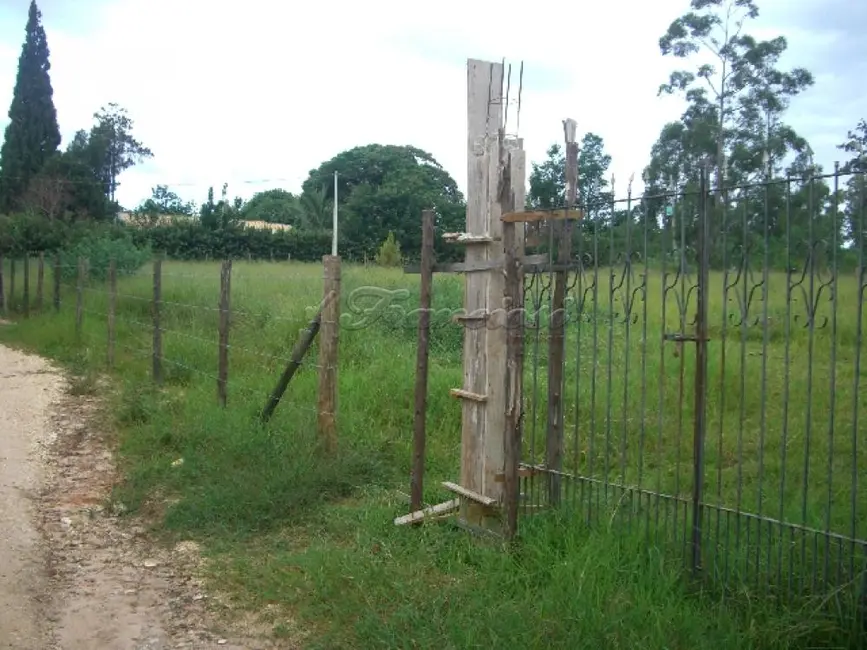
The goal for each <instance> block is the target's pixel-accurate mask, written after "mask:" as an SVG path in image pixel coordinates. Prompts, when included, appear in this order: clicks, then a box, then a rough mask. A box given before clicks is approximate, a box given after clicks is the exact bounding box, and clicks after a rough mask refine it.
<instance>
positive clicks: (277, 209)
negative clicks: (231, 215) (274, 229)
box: [241, 189, 301, 225]
mask: <svg viewBox="0 0 867 650" xmlns="http://www.w3.org/2000/svg"><path fill="white" fill-rule="evenodd" d="M241 219H242V220H244V221H266V222H268V223H285V224H291V225H297V224H298V223H299V222H300V221H301V206H300V205H299V201H298V199H297V198H296V197H295V196H294V195H293V194H292V193H291V192H287V191H286V190H281V189H273V190H266V191H264V192H259V193H257V194H255V195H254V196H253V197H252V198H251V199H250V200H249V201H247V203H246V204H245V205H244V208H243V210H241Z"/></svg>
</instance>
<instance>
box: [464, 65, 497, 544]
mask: <svg viewBox="0 0 867 650" xmlns="http://www.w3.org/2000/svg"><path fill="white" fill-rule="evenodd" d="M502 76H503V66H502V64H499V63H489V62H487V61H479V60H476V59H469V60H468V61H467V213H466V214H467V217H466V226H465V231H466V234H467V235H469V236H470V237H490V238H491V239H492V240H493V239H496V238H497V237H498V236H500V235H501V231H500V230H496V229H495V228H494V226H499V225H500V224H499V219H496V220H494V219H492V214H491V203H492V197H491V190H492V186H493V185H494V183H493V182H492V178H491V170H492V167H493V169H494V170H495V174H496V168H497V165H498V163H499V157H498V155H497V150H498V144H499V143H498V130H499V128H500V126H501V125H502V122H503V105H502V96H503V93H502V85H501V79H502ZM495 178H496V175H494V179H495ZM494 189H495V188H494ZM498 216H499V215H498ZM464 261H465V263H466V264H467V265H468V266H469V267H473V266H478V265H480V264H483V263H485V262H488V261H493V263H494V264H499V263H500V261H499V260H497V256H496V253H495V251H494V249H493V244H492V243H489V244H487V245H479V246H468V247H467V248H466V252H465V260H464ZM498 274H499V275H500V276H502V272H501V271H499V270H494V269H492V270H490V271H489V272H487V273H467V274H466V275H465V276H464V313H467V314H480V313H485V312H488V311H491V310H492V308H495V307H497V306H498V305H496V304H495V305H490V306H489V305H488V296H489V293H490V290H491V279H492V277H493V276H495V275H498ZM491 332H492V329H491V328H489V327H466V328H464V346H463V383H462V386H463V389H464V390H465V391H466V392H468V393H470V394H474V395H487V390H488V382H487V378H488V372H489V368H488V361H489V355H488V337H489V336H491ZM453 394H454V393H453ZM488 397H490V396H488ZM488 407H489V404H488V403H486V402H482V401H477V400H473V399H463V400H462V407H461V472H460V484H461V485H462V486H464V487H465V488H466V489H468V490H470V491H472V492H473V493H477V494H487V493H486V489H487V486H486V480H485V472H486V470H487V467H486V466H487V464H488V462H489V461H488V457H487V445H486V443H487V441H488V440H487V435H488V416H487V414H488ZM492 408H496V406H495V405H494V406H493V407H492ZM493 435H496V433H494V434H493ZM501 442H502V441H501ZM501 446H502V445H501ZM491 487H492V488H494V489H496V488H497V487H498V486H494V485H493V482H491ZM490 496H492V497H493V496H498V494H496V495H490ZM488 518H489V513H488V512H486V511H485V510H484V509H483V508H480V507H479V504H478V503H476V502H475V501H473V500H463V501H462V502H461V511H460V517H459V519H460V520H461V521H462V522H463V523H465V524H469V525H474V526H480V527H485V526H486V520H487V519H488Z"/></svg>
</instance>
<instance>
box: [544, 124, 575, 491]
mask: <svg viewBox="0 0 867 650" xmlns="http://www.w3.org/2000/svg"><path fill="white" fill-rule="evenodd" d="M563 127H564V132H565V141H566V170H565V173H566V208H567V211H568V210H569V209H571V207H572V205H573V203H574V202H575V200H576V197H577V188H578V146H577V144H576V142H575V137H576V130H575V121H574V120H572V119H569V120H565V121H564V123H563ZM560 225H561V226H562V228H561V229H560V234H559V240H558V248H557V263H558V264H568V263H569V258H570V256H571V253H572V222H571V221H563V222H561V223H560ZM567 280H568V278H567V272H566V271H557V272H556V273H555V274H554V293H553V296H552V304H551V309H552V313H551V324H550V328H551V330H550V334H549V338H548V430H547V440H546V444H545V462H546V465H547V466H548V469H550V470H553V471H552V472H551V473H550V474H549V475H548V500H549V503H550V504H551V505H552V506H557V505H559V503H560V498H561V493H562V487H561V486H562V479H561V476H560V472H561V471H562V470H563V451H564V436H563V431H564V427H563V388H564V370H565V368H564V363H565V355H566V347H565V346H566V338H565V332H564V330H565V326H566V314H565V311H566V283H567Z"/></svg>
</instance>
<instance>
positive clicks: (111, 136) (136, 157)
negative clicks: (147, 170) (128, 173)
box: [89, 103, 153, 203]
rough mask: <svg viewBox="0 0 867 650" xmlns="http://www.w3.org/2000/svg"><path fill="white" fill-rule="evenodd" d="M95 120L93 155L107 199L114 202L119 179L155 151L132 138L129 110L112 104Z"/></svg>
mask: <svg viewBox="0 0 867 650" xmlns="http://www.w3.org/2000/svg"><path fill="white" fill-rule="evenodd" d="M93 117H94V118H95V119H96V125H94V127H93V128H92V129H91V131H90V138H89V146H90V148H91V152H90V153H91V157H92V158H93V163H94V165H95V169H96V170H98V175H99V177H100V179H101V180H102V182H103V184H104V185H105V188H106V196H108V198H109V200H111V202H112V203H114V201H115V192H116V191H117V187H118V185H119V183H118V181H117V178H118V176H120V174H121V173H122V172H124V171H125V170H127V169H129V168H130V167H132V166H133V165H135V164H136V163H139V162H142V161H143V160H145V159H147V158H153V152H152V151H151V150H150V149H148V148H147V147H146V146H144V145H143V144H142V143H141V142H139V141H138V140H137V139H136V138H135V136H133V133H132V131H133V121H132V119H131V118H130V117H129V115H128V114H127V112H126V109H124V108H121V107H120V106H118V105H117V104H115V103H110V104H108V106H107V107H106V106H103V107H102V109H101V110H100V111H99V112H98V113H95V114H94V116H93Z"/></svg>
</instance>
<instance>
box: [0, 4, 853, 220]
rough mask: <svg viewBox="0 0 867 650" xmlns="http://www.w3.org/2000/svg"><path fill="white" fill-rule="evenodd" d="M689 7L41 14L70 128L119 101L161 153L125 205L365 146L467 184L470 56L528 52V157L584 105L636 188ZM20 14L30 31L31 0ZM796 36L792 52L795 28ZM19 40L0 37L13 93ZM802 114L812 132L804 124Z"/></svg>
mask: <svg viewBox="0 0 867 650" xmlns="http://www.w3.org/2000/svg"><path fill="white" fill-rule="evenodd" d="M813 1H814V2H818V0H813ZM82 2H84V0H82ZM782 2H783V0H773V2H772V3H771V4H777V5H780V6H782ZM686 5H687V2H686V1H685V0H657V2H653V3H650V2H647V1H646V0H622V1H621V2H618V3H616V4H615V3H603V4H597V5H590V6H588V5H586V4H585V5H580V4H578V3H574V2H571V1H568V0H537V1H536V2H534V3H532V4H531V5H520V11H519V12H516V11H515V10H516V9H518V8H519V7H518V6H512V7H511V10H507V7H509V5H508V3H502V2H491V1H490V0H485V1H484V2H483V1H481V0H479V1H476V2H472V3H468V2H466V1H463V2H458V1H457V0H444V1H442V2H439V3H435V4H427V5H418V4H415V5H411V4H407V3H405V2H404V3H400V4H399V3H397V2H396V1H394V0H373V1H372V2H365V3H359V2H351V1H347V0H340V1H335V2H329V3H308V4H299V3H276V2H272V1H270V0H247V1H246V2H243V3H235V4H226V5H220V4H216V5H215V4H214V3H206V2H204V1H203V0H187V1H185V2H183V3H169V2H168V0H121V1H119V2H114V3H112V4H106V3H102V4H100V5H98V6H96V7H94V8H92V9H91V20H90V21H89V23H88V25H87V30H86V32H82V31H81V30H82V27H81V26H80V25H75V26H74V27H73V26H66V27H65V26H64V25H63V24H60V23H59V22H58V20H59V19H53V18H52V15H51V14H50V12H49V11H48V10H47V9H44V10H43V23H44V24H45V26H46V31H47V33H48V41H49V46H50V48H51V55H52V81H53V84H54V88H55V103H56V106H57V109H58V114H59V119H60V124H61V130H62V133H63V136H64V141H68V140H69V138H70V137H71V136H72V134H73V133H74V132H75V131H76V130H77V129H79V128H86V127H88V126H89V125H90V123H91V118H92V114H93V113H94V112H95V111H96V110H98V109H99V107H100V106H101V105H103V104H105V103H108V102H110V101H114V102H117V103H119V104H120V105H122V106H124V107H125V108H127V109H128V111H129V113H130V116H131V117H132V118H133V120H134V121H135V125H136V134H137V135H138V137H139V139H140V140H141V141H143V142H144V143H145V144H146V145H148V146H149V147H150V148H151V149H152V150H153V151H154V154H155V158H154V159H153V160H152V161H151V162H149V163H147V164H145V165H141V166H139V167H136V168H134V169H132V170H130V171H127V172H126V173H124V174H123V175H122V177H121V179H120V180H121V183H122V185H121V188H120V189H119V192H118V194H119V197H118V198H119V199H120V200H121V202H122V203H124V204H126V205H127V206H132V205H135V204H137V203H138V202H139V201H140V200H142V199H143V198H145V197H146V196H147V195H148V194H149V190H150V187H151V186H153V185H156V184H158V183H159V184H168V185H169V186H171V187H172V188H174V189H175V190H176V191H178V192H179V193H180V194H181V195H182V196H184V198H188V199H193V200H196V201H199V202H200V201H202V200H203V199H204V198H205V196H206V192H207V187H208V186H210V185H213V186H214V189H215V191H216V192H218V193H219V189H220V186H221V185H222V183H223V182H228V183H229V193H230V195H231V196H235V195H241V196H250V195H251V194H252V193H254V192H255V191H259V190H262V189H267V188H269V187H275V186H281V187H285V188H286V189H289V190H291V191H297V190H298V188H299V187H300V185H301V182H302V181H303V180H304V179H305V178H306V177H307V174H308V172H309V171H310V170H311V169H313V168H315V167H316V166H318V165H319V164H320V163H321V162H322V161H324V160H326V159H328V158H330V157H332V156H334V155H335V154H337V153H339V152H340V151H343V150H345V149H348V148H350V147H353V146H356V145H362V144H368V143H371V142H379V143H384V144H385V143H391V144H412V145H415V146H418V147H420V148H422V149H425V150H427V151H430V152H431V153H432V154H433V155H434V156H435V157H436V158H437V160H439V161H440V163H442V164H443V166H444V167H446V169H447V170H448V171H449V172H450V173H451V174H452V176H453V177H454V178H455V179H456V180H457V182H458V184H459V185H460V186H461V187H463V186H464V185H465V175H466V162H465V159H466V153H465V147H466V136H465V128H466V97H465V95H466V72H465V65H466V59H467V58H468V57H472V58H482V59H488V60H500V59H501V58H503V57H505V58H506V59H507V61H511V62H513V63H517V62H518V61H520V60H521V59H523V60H524V61H525V77H524V93H523V97H522V111H521V135H522V136H523V137H524V139H525V148H526V149H527V152H528V157H529V159H530V160H540V159H541V158H542V157H543V156H544V152H545V150H546V149H547V147H548V146H549V145H550V144H552V143H553V142H557V141H559V140H560V139H561V138H562V127H561V120H562V119H563V118H566V117H573V118H575V119H576V120H577V121H578V125H579V133H580V132H584V131H594V132H596V133H598V134H600V135H601V136H602V137H603V138H604V139H605V143H606V148H607V149H608V151H609V153H610V154H611V155H612V157H613V159H614V164H613V170H612V171H613V173H614V174H615V175H616V177H617V179H618V180H617V186H618V189H619V190H623V191H625V183H626V180H627V178H628V177H629V175H630V174H631V173H635V175H636V179H640V174H641V170H642V168H643V167H644V165H645V164H646V161H647V156H648V152H649V149H650V146H651V145H652V143H653V141H654V140H655V139H656V136H657V135H658V133H659V129H660V127H661V126H662V124H663V123H664V122H666V121H669V120H672V119H676V117H677V116H678V115H679V113H680V106H681V104H680V102H679V101H678V100H674V99H658V98H657V97H656V89H657V88H658V86H659V84H660V83H661V82H663V81H665V80H666V78H667V75H668V73H669V71H670V70H671V69H672V68H673V67H675V66H674V65H673V64H674V62H673V61H670V60H666V59H663V57H662V56H661V55H660V54H659V50H658V39H659V36H660V35H661V34H662V33H663V32H664V31H665V29H666V27H667V26H668V24H669V22H670V21H671V20H672V19H673V18H675V17H676V16H677V15H679V14H680V13H681V12H682V11H683V9H684V8H685V7H686ZM12 18H13V17H12V16H10V15H8V14H6V15H4V20H7V19H9V20H11V19H12ZM17 19H18V20H19V21H20V22H21V27H22V28H23V23H24V21H25V19H26V17H25V15H24V13H23V11H22V14H21V16H19V17H18V18H17ZM16 33H17V36H16V37H15V38H18V39H20V38H21V36H22V35H23V29H21V30H19V31H17V32H16ZM797 38H798V39H799V40H801V39H808V38H810V34H809V33H805V34H803V35H802V34H798V36H797ZM790 46H791V47H792V50H793V52H794V51H796V46H797V43H796V42H795V38H794V37H792V38H790ZM19 48H20V42H13V41H9V40H7V41H6V42H5V43H0V105H2V106H8V102H9V99H10V96H11V91H12V86H13V84H14V78H15V68H16V64H17V53H18V51H19ZM792 59H793V57H791V56H790V57H789V60H790V61H791V60H792ZM799 63H801V64H804V63H806V64H807V65H808V67H809V62H799ZM790 64H792V63H790ZM513 74H514V75H515V79H517V70H515V71H514V73H513ZM513 88H514V85H513ZM814 92H816V93H819V92H821V91H814ZM513 97H514V95H513ZM512 110H513V109H510V112H511V111H512ZM853 110H854V108H853ZM811 112H812V111H811ZM512 116H514V113H512ZM858 117H860V116H852V117H851V119H848V122H851V125H854V123H855V122H856V121H857V119H858ZM510 121H511V120H510ZM797 126H799V128H802V129H804V132H805V135H807V136H809V135H810V130H809V125H808V128H804V127H803V126H802V125H800V124H798V125H797ZM816 126H817V127H819V128H816V129H815V130H816V131H817V132H818V133H822V128H821V125H816ZM844 135H845V133H841V134H840V138H839V139H842V137H843V136H844ZM827 137H829V136H825V139H826V140H827ZM823 142H824V140H823ZM829 146H830V145H829ZM257 179H262V180H263V182H261V183H254V182H249V181H255V180H257ZM267 179H283V180H270V181H269V180H267Z"/></svg>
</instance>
